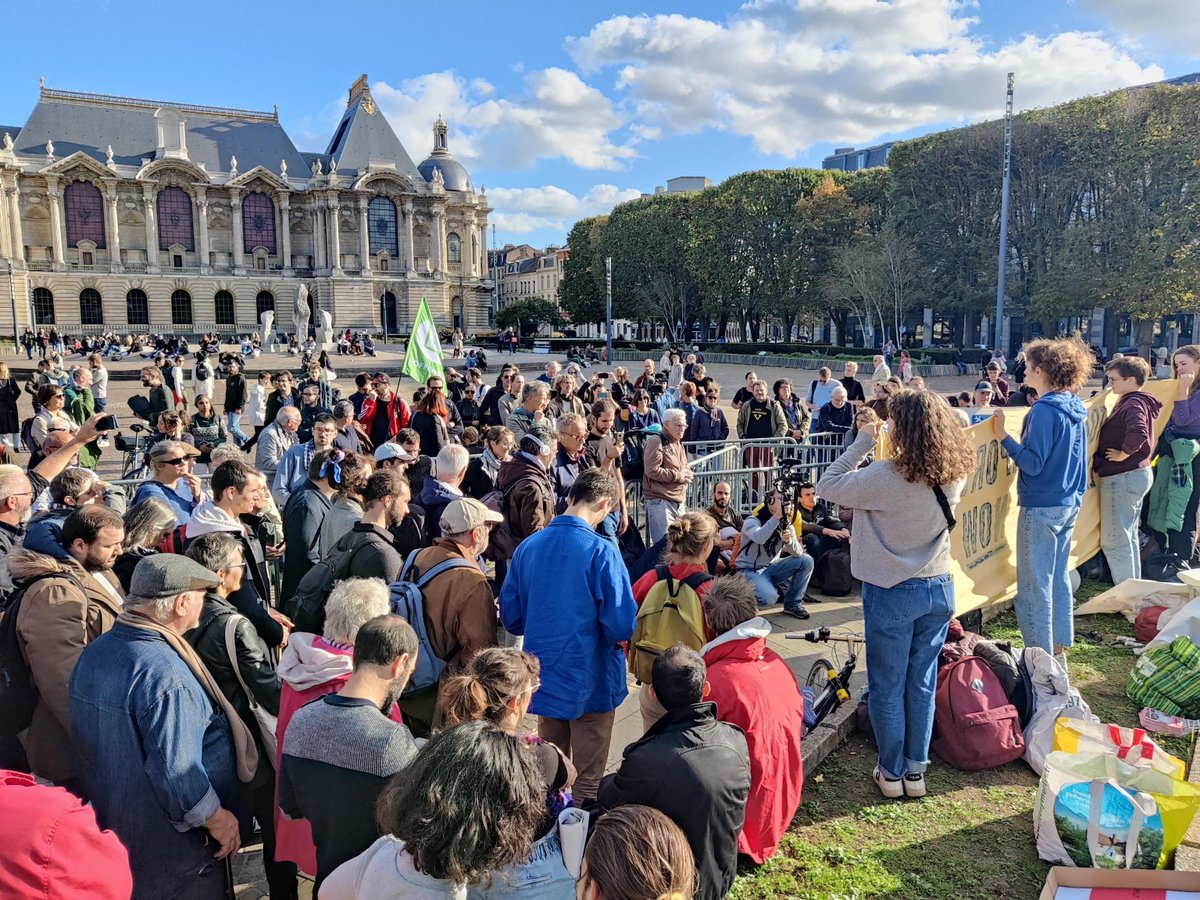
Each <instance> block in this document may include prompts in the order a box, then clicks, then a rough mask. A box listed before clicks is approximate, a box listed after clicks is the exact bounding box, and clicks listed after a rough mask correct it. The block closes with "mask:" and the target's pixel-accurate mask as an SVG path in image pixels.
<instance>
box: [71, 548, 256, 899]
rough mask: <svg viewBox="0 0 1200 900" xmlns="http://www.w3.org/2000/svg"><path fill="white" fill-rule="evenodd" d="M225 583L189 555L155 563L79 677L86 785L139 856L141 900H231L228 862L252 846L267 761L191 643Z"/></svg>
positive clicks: (78, 741)
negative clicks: (249, 803)
mask: <svg viewBox="0 0 1200 900" xmlns="http://www.w3.org/2000/svg"><path fill="white" fill-rule="evenodd" d="M217 584H218V579H217V576H216V575H214V574H213V573H212V572H210V571H209V570H208V569H206V568H204V567H203V566H202V565H200V564H199V563H197V562H194V561H193V560H191V559H188V558H187V557H185V556H176V555H174V554H167V553H164V554H159V555H156V556H148V557H146V558H145V559H143V560H142V561H141V562H139V563H138V564H137V568H135V569H134V570H133V578H132V580H131V581H130V588H129V595H128V597H126V599H125V606H124V611H123V612H122V613H121V615H120V616H119V617H118V619H117V622H116V624H115V625H114V626H113V627H112V629H111V630H110V631H108V632H107V633H105V634H103V635H101V636H100V637H98V638H97V639H96V640H94V641H92V642H91V643H90V644H88V646H87V648H86V649H85V650H84V652H83V654H82V655H81V656H80V657H79V662H78V663H77V664H76V665H75V670H74V672H73V673H72V674H71V685H70V700H71V719H72V729H73V731H74V737H75V746H76V750H77V751H78V754H79V778H80V780H81V782H82V783H83V785H84V788H85V790H86V791H87V794H88V796H89V797H90V798H91V800H92V803H93V805H94V806H95V809H96V819H97V821H98V822H99V824H100V827H101V828H109V829H112V830H113V831H114V832H115V833H116V835H117V837H119V838H120V839H121V843H122V844H124V845H125V846H126V847H127V848H128V849H129V862H130V867H131V869H132V871H133V898H134V900H141V898H146V900H150V898H160V897H175V896H181V895H186V896H187V897H188V898H209V897H211V898H213V900H219V898H223V897H225V896H226V889H227V885H226V873H227V871H228V867H227V865H226V863H225V859H226V857H228V856H230V855H231V854H233V853H235V852H237V849H238V847H239V846H240V844H241V826H242V824H243V823H241V822H239V815H244V813H243V810H242V806H243V798H244V795H245V789H244V784H245V783H248V782H249V781H250V779H251V777H253V775H254V771H255V768H256V766H257V764H258V751H257V749H256V747H255V743H254V739H253V738H252V737H251V734H250V731H249V729H248V728H247V727H246V725H245V723H244V722H243V721H242V720H241V718H239V716H238V715H237V713H236V712H235V711H234V710H233V708H232V706H230V704H229V701H228V700H227V699H225V697H224V695H223V694H222V693H221V691H220V689H219V688H218V686H217V685H216V683H215V682H214V681H213V677H212V675H211V674H210V673H209V672H208V670H207V669H206V668H205V666H204V664H203V663H202V662H201V661H200V658H199V657H198V656H197V655H196V652H195V650H193V649H192V647H191V646H190V645H189V644H188V643H187V641H185V640H184V638H183V635H184V633H185V632H187V631H189V630H190V629H192V628H195V627H196V625H197V624H198V622H199V621H200V613H201V610H202V609H203V606H204V593H205V591H208V590H212V589H213V588H215V587H217ZM244 824H246V825H248V824H249V820H248V818H247V819H246V820H245V822H244ZM228 890H229V892H230V893H232V890H233V886H232V885H228Z"/></svg>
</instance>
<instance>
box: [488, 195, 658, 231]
mask: <svg viewBox="0 0 1200 900" xmlns="http://www.w3.org/2000/svg"><path fill="white" fill-rule="evenodd" d="M641 195H642V192H641V191H639V190H637V189H636V188H625V189H622V188H618V187H617V186H616V185H613V184H597V185H595V186H594V187H593V188H592V189H591V190H589V191H588V192H587V193H586V194H584V195H583V196H582V197H578V196H576V195H575V194H572V193H571V192H570V191H567V190H564V189H563V188H560V187H557V186H556V185H552V184H547V185H544V186H542V187H530V188H489V189H488V201H489V202H490V203H491V205H492V207H493V209H494V212H493V213H492V214H491V216H490V217H489V219H490V221H492V222H494V223H495V224H496V228H497V229H498V230H499V231H503V232H506V233H512V234H528V233H529V232H531V231H539V230H542V229H552V230H555V231H562V232H564V233H565V232H566V231H567V230H569V229H570V227H571V225H573V224H574V223H575V222H576V221H578V220H579V219H583V218H586V217H588V216H598V215H602V214H604V213H607V212H609V211H610V210H611V209H612V208H613V207H614V206H616V205H617V204H618V203H624V202H625V201H626V200H633V199H636V198H637V197H640V196H641Z"/></svg>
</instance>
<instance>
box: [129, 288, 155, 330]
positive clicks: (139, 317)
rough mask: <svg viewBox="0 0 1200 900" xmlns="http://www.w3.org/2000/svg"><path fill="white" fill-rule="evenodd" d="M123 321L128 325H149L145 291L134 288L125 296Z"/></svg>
mask: <svg viewBox="0 0 1200 900" xmlns="http://www.w3.org/2000/svg"><path fill="white" fill-rule="evenodd" d="M125 321H127V322H128V323H129V324H130V325H149V324H150V304H149V303H148V302H147V301H146V292H145V291H140V290H138V289H137V288H134V289H133V290H132V291H130V292H129V293H128V294H126V295H125Z"/></svg>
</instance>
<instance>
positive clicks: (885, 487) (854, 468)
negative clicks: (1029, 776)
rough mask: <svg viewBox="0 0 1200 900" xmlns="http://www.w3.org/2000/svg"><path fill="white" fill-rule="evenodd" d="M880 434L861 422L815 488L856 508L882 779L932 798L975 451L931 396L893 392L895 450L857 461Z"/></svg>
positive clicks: (887, 792) (856, 566) (853, 560)
mask: <svg viewBox="0 0 1200 900" xmlns="http://www.w3.org/2000/svg"><path fill="white" fill-rule="evenodd" d="M879 429H880V426H879V424H877V423H875V422H862V423H861V424H860V427H859V432H858V437H857V438H856V439H855V441H854V443H852V444H851V445H850V446H849V447H848V448H847V449H846V452H845V453H843V454H842V455H841V456H840V457H839V458H838V459H837V460H836V461H835V462H834V463H833V465H831V466H830V467H829V470H828V471H827V472H826V473H825V476H824V477H823V478H822V479H821V480H820V481H819V482H817V493H818V494H819V495H820V496H821V497H822V498H823V499H825V500H828V501H830V502H832V503H838V504H841V505H842V506H848V507H850V508H852V509H853V510H854V542H853V543H852V544H851V545H850V571H851V572H852V573H853V574H854V577H855V578H858V579H859V580H861V581H862V583H863V591H862V595H863V616H864V620H865V623H866V639H867V679H868V683H869V687H870V694H869V698H868V709H869V712H870V715H871V726H872V728H874V730H875V743H876V745H877V746H878V747H879V765H877V766H876V767H875V783H876V784H877V785H878V786H879V790H880V791H881V792H882V793H883V795H884V796H885V797H899V796H901V795H904V794H907V795H908V796H909V797H922V796H924V794H925V769H926V767H927V766H928V764H929V739H930V737H931V735H932V733H933V701H934V688H935V687H936V685H937V659H938V653H939V651H940V650H941V648H942V643H943V642H944V641H945V639H946V629H947V626H948V625H949V624H950V618H951V617H952V616H953V615H954V582H953V581H952V580H951V579H950V574H949V572H950V528H951V527H952V525H953V516H954V507H955V506H956V505H957V503H958V501H959V498H960V497H961V496H962V491H963V485H964V483H965V481H966V477H967V475H968V474H969V473H970V472H971V471H972V470H973V469H974V468H975V452H974V450H973V449H972V446H971V441H970V440H969V439H968V438H967V436H966V435H965V434H964V433H963V430H962V428H961V427H960V426H959V424H958V420H957V419H956V418H955V417H954V414H953V413H952V412H951V411H950V407H949V406H948V405H946V402H945V401H944V400H942V398H941V397H939V396H937V395H936V394H934V393H931V392H929V391H908V390H901V391H898V392H896V393H895V394H892V395H891V397H890V398H889V400H888V423H887V429H888V438H889V440H890V442H891V446H892V456H891V458H890V459H885V460H876V461H875V462H873V463H871V464H870V465H868V466H866V467H865V468H862V469H860V468H858V465H859V463H861V462H862V461H863V460H864V459H866V457H867V455H868V454H869V453H870V452H871V451H872V450H874V449H875V438H876V436H877V435H878V433H879Z"/></svg>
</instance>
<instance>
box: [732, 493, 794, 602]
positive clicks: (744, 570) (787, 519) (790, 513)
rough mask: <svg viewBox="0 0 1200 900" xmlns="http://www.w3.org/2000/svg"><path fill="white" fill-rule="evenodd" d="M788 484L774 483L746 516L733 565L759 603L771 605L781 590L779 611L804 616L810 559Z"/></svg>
mask: <svg viewBox="0 0 1200 900" xmlns="http://www.w3.org/2000/svg"><path fill="white" fill-rule="evenodd" d="M790 487H791V485H789V484H788V483H787V482H786V480H785V481H781V482H776V483H775V486H774V487H773V488H772V489H771V492H770V493H769V494H768V495H767V502H766V504H765V505H763V506H761V507H759V508H758V509H757V510H755V511H754V513H753V514H751V515H750V516H749V517H748V518H747V519H746V521H745V523H744V524H743V525H742V545H741V549H740V550H739V551H738V556H737V559H736V560H735V561H734V568H735V570H736V571H738V572H740V573H741V574H743V575H745V576H746V577H747V578H748V579H749V580H750V582H751V584H753V585H754V591H755V593H756V594H757V595H758V605H759V606H773V605H774V604H775V603H778V602H779V597H780V594H781V593H782V594H783V611H784V612H785V613H787V614H788V615H789V616H795V617H796V618H797V619H807V618H808V617H809V613H808V610H807V609H805V607H804V603H805V601H806V600H807V601H810V602H812V599H813V598H811V597H809V596H808V594H807V591H808V582H809V580H810V579H811V578H812V574H813V558H812V557H811V556H809V555H808V554H807V553H805V552H804V545H803V544H802V543H801V542H800V538H799V531H800V527H801V526H800V524H799V522H800V517H799V514H798V513H797V512H796V506H795V503H794V501H793V499H792V497H791V495H790V494H789V493H788V490H789V488H790ZM785 585H786V587H785Z"/></svg>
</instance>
